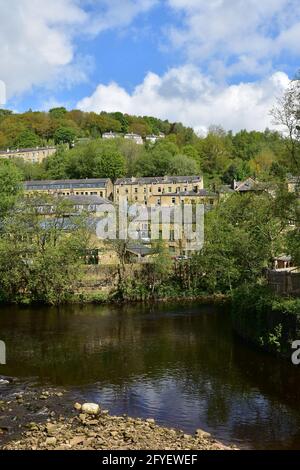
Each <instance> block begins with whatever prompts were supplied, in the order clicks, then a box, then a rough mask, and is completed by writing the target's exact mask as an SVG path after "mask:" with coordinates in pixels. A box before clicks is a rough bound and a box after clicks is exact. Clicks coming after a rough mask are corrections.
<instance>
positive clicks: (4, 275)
mask: <svg viewBox="0 0 300 470" xmlns="http://www.w3.org/2000/svg"><path fill="white" fill-rule="evenodd" d="M89 237H90V229H89V227H88V225H87V221H86V216H85V215H84V214H83V215H79V214H78V215H77V214H76V213H75V215H74V207H73V206H72V204H70V203H68V202H66V201H63V200H60V199H57V198H50V197H49V196H40V195H39V196H36V197H33V198H30V199H28V198H27V199H25V200H23V201H20V202H19V203H18V204H17V205H16V206H15V208H14V211H13V212H11V213H9V214H7V216H6V217H5V219H4V221H3V224H2V231H1V237H0V298H1V300H5V301H8V302H19V301H30V302H42V303H47V304H60V303H63V302H65V301H67V300H69V299H70V296H71V295H73V293H74V291H75V289H76V287H77V284H78V281H79V279H80V276H81V271H82V270H81V266H82V264H83V260H82V256H83V254H84V253H85V250H86V249H87V247H88V244H89Z"/></svg>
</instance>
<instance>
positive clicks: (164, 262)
mask: <svg viewBox="0 0 300 470" xmlns="http://www.w3.org/2000/svg"><path fill="white" fill-rule="evenodd" d="M153 253H154V254H153V257H152V262H151V263H150V264H149V265H148V266H147V270H146V273H145V275H146V278H147V280H148V283H149V289H150V293H151V295H150V296H151V297H154V296H155V293H157V291H158V290H159V288H160V287H161V286H162V285H163V284H164V283H165V282H166V281H168V279H169V278H170V276H171V274H172V273H173V272H174V262H173V260H172V258H171V255H170V253H169V250H168V247H167V246H166V245H165V243H164V241H163V240H160V241H158V242H156V243H154V245H153Z"/></svg>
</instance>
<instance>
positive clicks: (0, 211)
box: [0, 160, 22, 218]
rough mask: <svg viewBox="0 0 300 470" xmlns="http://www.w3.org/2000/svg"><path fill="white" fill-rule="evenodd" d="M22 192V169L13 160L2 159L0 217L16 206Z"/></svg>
mask: <svg viewBox="0 0 300 470" xmlns="http://www.w3.org/2000/svg"><path fill="white" fill-rule="evenodd" d="M21 193H22V173H21V171H20V170H19V169H18V168H17V167H16V166H15V165H14V164H13V163H12V162H10V161H8V160H0V218H2V217H3V216H4V215H5V214H6V213H7V211H9V210H10V209H11V208H12V207H13V206H14V204H15V203H16V201H17V198H18V197H19V196H20V195H21Z"/></svg>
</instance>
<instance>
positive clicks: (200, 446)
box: [3, 411, 226, 450]
mask: <svg viewBox="0 0 300 470" xmlns="http://www.w3.org/2000/svg"><path fill="white" fill-rule="evenodd" d="M28 428H29V429H28V431H26V432H25V433H23V434H22V436H21V438H20V439H18V440H16V441H12V442H9V443H7V444H6V445H4V447H3V449H4V450H225V449H226V447H225V446H224V445H223V444H221V443H219V442H217V441H216V440H215V439H213V438H212V437H211V436H210V434H208V433H205V432H204V431H201V430H198V431H197V432H196V434H195V435H194V436H191V435H188V434H184V433H182V432H180V431H176V430H174V429H167V428H163V427H160V426H157V425H156V424H155V422H154V420H152V419H148V420H146V421H143V420H141V419H134V418H129V417H118V416H110V415H109V414H108V413H107V412H106V411H101V412H100V413H99V414H97V415H93V416H92V415H89V414H85V413H80V414H79V415H78V416H75V417H73V418H64V417H60V418H59V419H58V420H49V421H48V422H46V423H42V424H36V423H30V424H29V425H28Z"/></svg>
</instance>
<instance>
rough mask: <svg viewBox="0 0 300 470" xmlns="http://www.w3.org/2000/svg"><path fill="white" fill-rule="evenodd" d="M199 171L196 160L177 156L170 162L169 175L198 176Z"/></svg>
mask: <svg viewBox="0 0 300 470" xmlns="http://www.w3.org/2000/svg"><path fill="white" fill-rule="evenodd" d="M199 171H200V168H199V165H197V163H196V162H195V160H194V159H192V158H189V157H187V156H185V155H176V156H175V157H173V159H172V161H171V162H170V169H169V174H170V175H172V176H173V175H174V176H190V175H197V174H199Z"/></svg>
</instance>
